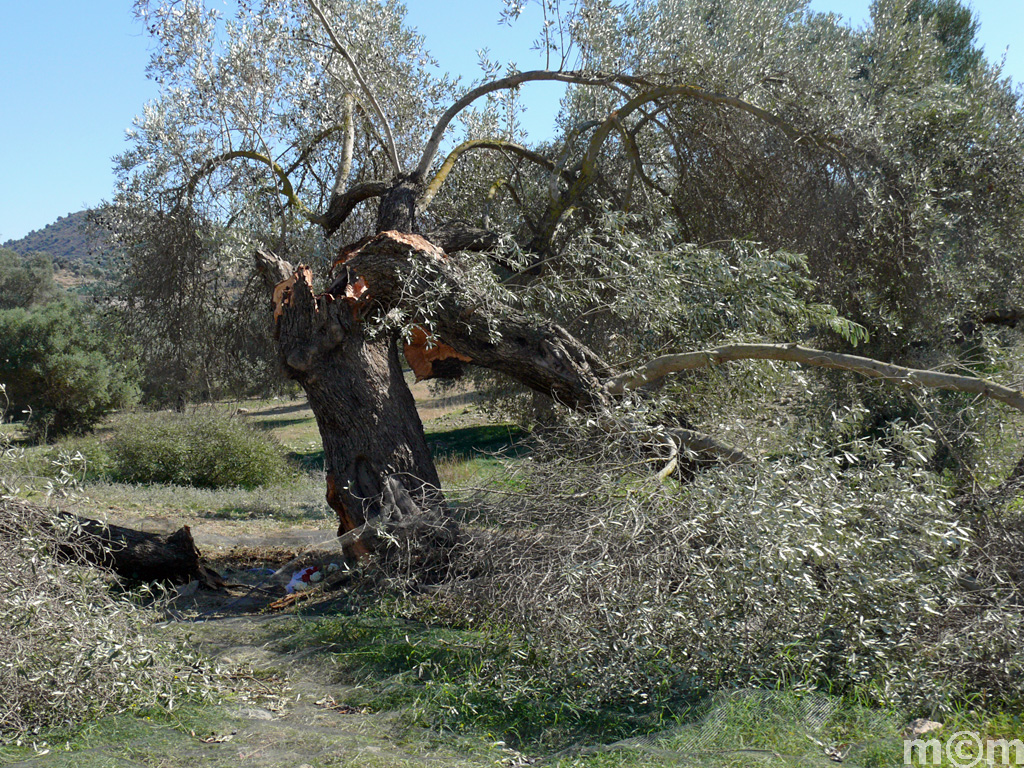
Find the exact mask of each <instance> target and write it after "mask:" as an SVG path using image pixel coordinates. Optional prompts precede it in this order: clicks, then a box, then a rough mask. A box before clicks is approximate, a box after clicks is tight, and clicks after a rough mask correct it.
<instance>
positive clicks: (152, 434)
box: [108, 412, 293, 488]
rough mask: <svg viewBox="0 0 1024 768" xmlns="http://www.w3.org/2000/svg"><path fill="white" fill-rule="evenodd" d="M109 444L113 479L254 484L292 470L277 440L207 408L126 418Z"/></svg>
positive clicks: (282, 476) (212, 485)
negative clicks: (188, 411)
mask: <svg viewBox="0 0 1024 768" xmlns="http://www.w3.org/2000/svg"><path fill="white" fill-rule="evenodd" d="M108 450H109V453H110V457H111V468H110V477H111V479H112V480H114V481H115V482H123V483H167V484H171V485H190V486H195V487H197V488H221V487H226V486H228V487H242V488H256V487H259V486H264V485H273V484H275V483H280V482H283V481H284V480H286V479H287V478H288V477H289V476H290V475H292V474H293V470H292V469H291V468H290V467H289V465H288V462H287V460H286V459H285V453H284V450H283V449H282V448H281V447H280V446H279V445H277V444H276V443H274V442H272V441H271V440H269V439H268V438H267V437H266V436H265V435H264V434H263V433H261V432H258V431H257V430H255V429H253V428H252V427H249V426H247V425H246V424H243V423H242V422H240V421H237V420H235V419H232V418H229V417H227V416H222V415H217V414H214V413H211V412H203V413H195V414H189V415H178V414H146V415H139V416H135V417H133V418H129V419H125V420H124V421H122V422H121V423H120V424H119V425H118V426H117V427H116V429H115V433H114V437H113V439H112V440H111V441H110V444H109V448H108Z"/></svg>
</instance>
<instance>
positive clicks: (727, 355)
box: [605, 344, 1024, 411]
mask: <svg viewBox="0 0 1024 768" xmlns="http://www.w3.org/2000/svg"><path fill="white" fill-rule="evenodd" d="M735 360H782V361H786V362H791V363H800V364H801V365H811V366H815V367H818V368H834V369H837V370H841V371H853V372H854V373H859V374H860V375H862V376H866V377H868V378H871V379H882V380H884V381H891V382H892V383H894V384H898V385H900V386H903V387H923V388H927V389H942V390H949V391H954V392H966V393H969V394H974V395H981V396H982V397H988V398H991V399H993V400H999V401H1000V402H1003V403H1006V404H1007V405H1009V406H1010V407H1011V408H1016V409H1017V410H1019V411H1024V392H1021V391H1019V390H1014V389H1010V388H1009V387H1004V386H1002V385H1000V384H996V383H994V382H991V381H988V380H986V379H975V378H971V377H970V376H959V375H957V374H952V373H940V372H938V371H928V370H920V369H917V368H904V367H903V366H901V365H893V364H892V363H883V362H881V361H879V360H872V359H871V358H869V357H858V356H857V355H845V354H841V353H839V352H826V351H823V350H820V349H810V348H809V347H801V346H798V345H796V344H730V345H727V346H722V347H715V348H714V349H707V350H701V351H699V352H685V353H683V354H678V355H664V356H663V357H658V358H655V359H654V360H652V361H651V362H649V363H647V364H646V365H644V366H642V367H641V368H639V369H637V370H636V371H630V372H628V373H624V374H622V375H620V376H615V377H614V378H612V379H609V380H608V381H607V383H606V385H605V386H606V389H607V390H608V392H609V393H610V394H613V395H617V394H622V393H623V392H625V391H626V390H629V389H636V388H637V387H640V386H643V385H644V384H648V383H650V382H652V381H656V380H657V379H660V378H663V377H665V376H667V375H668V374H670V373H675V372H676V371H689V370H694V369H697V368H709V367H711V366H715V365H721V364H722V363H726V362H730V361H735Z"/></svg>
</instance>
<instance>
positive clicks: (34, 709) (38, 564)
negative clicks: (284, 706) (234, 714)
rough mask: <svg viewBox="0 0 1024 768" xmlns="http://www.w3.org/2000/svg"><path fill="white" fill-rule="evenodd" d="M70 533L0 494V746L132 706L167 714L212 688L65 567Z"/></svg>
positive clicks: (207, 678)
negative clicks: (59, 553)
mask: <svg viewBox="0 0 1024 768" xmlns="http://www.w3.org/2000/svg"><path fill="white" fill-rule="evenodd" d="M71 533H72V530H71V529H69V528H68V527H67V525H62V524H60V523H57V522H55V520H54V519H53V518H52V517H51V515H50V514H49V512H48V510H46V509H41V508H38V507H31V506H28V505H26V504H24V503H21V502H17V501H14V500H13V499H10V498H4V497H2V496H0V543H2V546H0V593H2V594H3V600H2V601H0V743H3V742H4V741H7V740H14V739H17V738H23V737H24V736H25V735H26V734H29V733H38V732H39V729H41V728H46V727H55V726H65V725H74V724H81V723H82V722H84V721H85V720H87V719H89V718H92V717H97V716H99V715H102V714H107V713H111V712H118V711H124V710H127V709H131V708H135V707H146V706H152V705H157V706H161V707H165V708H168V709H173V708H174V706H175V703H176V701H177V700H180V699H181V698H182V697H184V696H188V697H190V698H199V697H202V696H203V695H207V694H211V693H213V692H214V691H215V690H216V689H217V687H218V682H217V680H216V677H215V673H214V672H213V670H212V668H211V667H210V666H208V664H207V663H206V662H204V661H202V660H201V659H200V657H198V656H197V655H196V654H195V653H194V652H192V651H189V650H187V649H186V648H185V647H184V645H178V644H175V643H171V642H168V641H165V640H157V639H155V638H154V636H153V635H152V634H151V633H150V632H149V631H148V630H147V624H150V623H151V622H152V616H151V614H150V613H149V612H148V611H145V610H143V609H142V608H140V607H138V606H136V605H134V604H132V603H130V602H129V601H127V600H125V599H124V598H121V597H117V596H115V595H113V594H112V593H111V591H110V589H109V585H108V584H107V582H106V580H105V579H104V576H103V575H102V574H101V572H99V571H97V570H96V569H94V568H91V567H84V566H80V565H77V564H75V562H74V557H73V556H72V557H70V559H69V557H68V553H69V551H70V552H73V546H71V545H69V534H71ZM69 547H70V549H69ZM58 550H60V551H62V553H63V556H62V557H61V558H59V559H58V558H57V557H55V554H56V553H57V551H58ZM186 680H187V681H188V687H187V688H186V684H185V682H184V681H186Z"/></svg>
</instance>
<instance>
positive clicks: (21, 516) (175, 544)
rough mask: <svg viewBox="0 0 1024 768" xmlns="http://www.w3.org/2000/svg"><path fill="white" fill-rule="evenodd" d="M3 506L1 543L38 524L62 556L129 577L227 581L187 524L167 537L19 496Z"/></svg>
mask: <svg viewBox="0 0 1024 768" xmlns="http://www.w3.org/2000/svg"><path fill="white" fill-rule="evenodd" d="M0 510H2V516H0V542H2V540H3V539H5V538H9V537H11V536H25V535H26V534H28V535H32V533H33V531H32V529H33V528H34V529H36V530H37V531H40V532H46V533H49V534H51V535H53V536H54V538H55V540H56V542H57V544H58V547H57V551H56V553H55V554H56V555H57V556H59V557H61V558H64V559H66V560H72V561H81V562H85V563H88V564H90V565H95V566H99V567H102V568H108V569H110V570H111V571H113V572H114V573H116V574H117V575H118V576H120V577H121V578H123V579H127V580H131V581H147V582H152V581H164V582H171V583H173V584H187V583H188V582H190V581H198V582H200V584H202V585H204V586H208V587H212V588H219V587H221V586H223V584H224V581H223V579H221V577H220V575H219V574H217V572H216V571H214V570H212V569H211V568H208V567H207V566H206V565H205V564H204V562H203V557H202V554H201V553H200V552H199V549H198V547H196V543H195V541H194V540H193V538H192V532H191V531H190V530H189V527H188V526H187V525H185V526H182V527H181V528H179V529H178V530H177V531H175V532H174V533H171V534H167V535H165V534H159V533H148V532H146V531H139V530H136V529H134V528H126V527H124V526H120V525H110V524H107V523H101V522H99V521H98V520H91V519H89V518H87V517H79V516H78V515H74V514H71V513H70V512H64V511H59V510H52V509H47V508H45V507H37V506H35V505H31V504H26V503H25V502H21V501H16V500H3V501H2V502H0Z"/></svg>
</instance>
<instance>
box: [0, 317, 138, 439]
mask: <svg viewBox="0 0 1024 768" xmlns="http://www.w3.org/2000/svg"><path fill="white" fill-rule="evenodd" d="M115 359H116V355H115V351H114V344H113V342H112V340H111V339H110V337H109V336H107V335H106V334H105V333H104V331H103V329H102V327H101V324H100V321H99V318H98V317H97V316H96V315H95V314H94V313H92V312H91V311H89V309H88V308H86V307H85V306H84V305H83V304H81V303H80V302H78V301H75V300H73V299H69V298H65V299H62V300H60V301H55V302H52V303H50V304H47V305H45V306H43V307H41V308H39V309H37V310H34V311H28V310H25V309H22V308H15V309H8V310H0V382H3V383H4V384H6V388H7V397H8V398H9V401H10V411H9V413H10V414H11V415H13V416H15V417H18V416H19V415H26V414H27V415H28V421H27V427H28V430H29V432H30V434H32V435H33V436H34V437H36V438H54V437H58V436H61V435H66V434H81V433H83V432H87V431H88V430H90V429H91V428H92V427H93V426H95V424H96V423H97V422H98V421H99V420H100V419H102V418H103V417H104V415H106V414H107V413H108V412H109V411H111V410H113V409H117V408H123V407H125V406H127V405H130V404H131V403H132V402H134V400H135V398H136V397H137V389H136V387H135V384H134V377H133V375H132V373H131V370H130V366H129V365H126V364H123V363H118V362H116V361H115Z"/></svg>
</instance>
